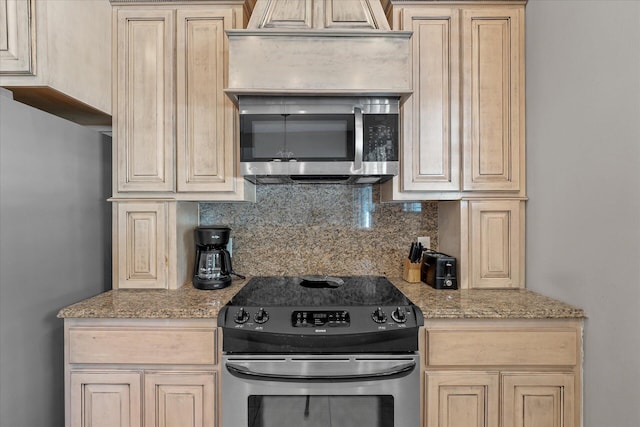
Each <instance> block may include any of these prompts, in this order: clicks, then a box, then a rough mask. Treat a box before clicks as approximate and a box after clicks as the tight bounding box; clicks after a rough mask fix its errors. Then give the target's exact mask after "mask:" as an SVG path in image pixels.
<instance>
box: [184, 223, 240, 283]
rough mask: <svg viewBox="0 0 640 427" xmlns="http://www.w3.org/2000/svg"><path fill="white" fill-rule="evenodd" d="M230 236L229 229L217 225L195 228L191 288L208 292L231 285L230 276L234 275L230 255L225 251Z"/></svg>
mask: <svg viewBox="0 0 640 427" xmlns="http://www.w3.org/2000/svg"><path fill="white" fill-rule="evenodd" d="M230 234H231V229H230V228H229V227H224V226H217V225H214V226H208V227H197V228H196V229H195V230H194V239H195V243H196V260H195V265H194V269H193V286H195V287H196V288H198V289H208V290H210V289H222V288H226V287H227V286H229V285H230V284H231V275H232V274H236V273H235V272H234V271H233V266H232V264H231V255H230V254H229V251H227V249H226V246H227V244H228V243H229V236H230ZM236 275H237V274H236ZM238 276H240V275H238ZM240 277H242V276H240Z"/></svg>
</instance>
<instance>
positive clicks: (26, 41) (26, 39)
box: [0, 0, 35, 74]
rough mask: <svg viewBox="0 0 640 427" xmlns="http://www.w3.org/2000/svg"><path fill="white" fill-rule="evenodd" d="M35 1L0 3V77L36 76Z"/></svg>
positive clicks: (9, 0)
mask: <svg viewBox="0 0 640 427" xmlns="http://www.w3.org/2000/svg"><path fill="white" fill-rule="evenodd" d="M34 1H35V0H19V1H18V0H0V74H35V70H34V65H35V64H34V63H35V40H34V37H33V28H34V25H35V23H34V22H33V17H34V12H35V10H34V6H35V3H34Z"/></svg>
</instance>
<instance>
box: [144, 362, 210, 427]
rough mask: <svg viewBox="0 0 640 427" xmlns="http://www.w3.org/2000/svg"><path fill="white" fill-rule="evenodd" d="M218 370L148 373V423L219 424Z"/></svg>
mask: <svg viewBox="0 0 640 427" xmlns="http://www.w3.org/2000/svg"><path fill="white" fill-rule="evenodd" d="M215 384H216V375H215V373H214V372H193V373H171V372H150V373H145V375H144V392H145V394H144V396H145V397H144V413H145V423H144V424H145V426H146V427H156V426H166V427H171V426H176V427H179V426H184V427H214V426H215V414H214V411H215V407H214V403H215V401H216V399H215Z"/></svg>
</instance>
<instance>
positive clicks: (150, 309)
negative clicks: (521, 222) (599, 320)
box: [58, 278, 585, 319]
mask: <svg viewBox="0 0 640 427" xmlns="http://www.w3.org/2000/svg"><path fill="white" fill-rule="evenodd" d="M389 280H391V282H393V284H394V285H396V286H397V287H398V288H399V289H400V290H401V291H402V292H403V293H404V294H405V295H406V296H407V297H408V298H409V299H410V300H411V301H412V302H413V303H414V304H416V305H417V306H418V307H420V309H421V310H422V313H423V315H424V317H425V319H474V318H476V319H562V318H582V317H585V313H584V311H583V310H582V309H580V308H577V307H573V306H571V305H569V304H565V303H563V302H560V301H557V300H554V299H552V298H549V297H546V296H543V295H540V294H538V293H536V292H533V291H529V290H526V289H504V290H494V289H492V290H488V289H487V290H484V289H474V290H459V291H445V290H435V289H433V288H431V287H430V286H427V285H425V284H424V283H408V282H405V281H404V280H402V279H399V278H389ZM247 281H248V279H246V280H242V279H236V280H234V281H233V283H232V284H231V286H229V287H227V288H225V289H220V290H215V291H203V290H199V289H195V288H194V287H193V286H192V285H191V284H187V285H185V286H183V287H181V288H180V289H177V290H158V289H149V290H147V289H114V290H110V291H107V292H104V293H102V294H99V295H97V296H95V297H92V298H89V299H86V300H83V301H80V302H78V303H76V304H73V305H70V306H68V307H65V308H63V309H62V310H60V312H59V313H58V317H60V318H126V319H132V318H133V319H135V318H137V319H197V318H215V317H217V315H218V312H219V310H220V308H221V307H222V306H223V305H225V304H226V303H227V302H228V301H229V300H230V299H231V298H232V297H233V296H234V295H235V294H236V292H238V291H239V290H240V289H241V288H242V287H243V286H244V285H245V284H246V283H247Z"/></svg>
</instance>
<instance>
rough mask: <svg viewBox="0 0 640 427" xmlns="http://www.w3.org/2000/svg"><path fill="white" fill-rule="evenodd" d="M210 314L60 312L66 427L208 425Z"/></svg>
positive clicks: (212, 405)
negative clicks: (82, 315) (91, 315)
mask: <svg viewBox="0 0 640 427" xmlns="http://www.w3.org/2000/svg"><path fill="white" fill-rule="evenodd" d="M217 334H218V330H217V328H216V327H215V319H184V320H173V319H171V320H166V319H157V320H147V319H144V320H143V319H136V320H125V319H113V320H111V319H65V376H66V390H65V402H66V424H65V425H66V426H67V427H142V426H144V427H216V425H217V416H218V387H219V385H218V380H219V374H218V369H219V366H218V359H219V358H218V345H217V342H218V337H217Z"/></svg>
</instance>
